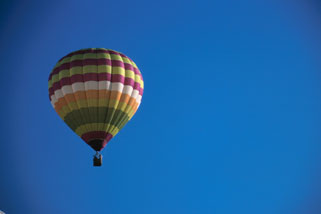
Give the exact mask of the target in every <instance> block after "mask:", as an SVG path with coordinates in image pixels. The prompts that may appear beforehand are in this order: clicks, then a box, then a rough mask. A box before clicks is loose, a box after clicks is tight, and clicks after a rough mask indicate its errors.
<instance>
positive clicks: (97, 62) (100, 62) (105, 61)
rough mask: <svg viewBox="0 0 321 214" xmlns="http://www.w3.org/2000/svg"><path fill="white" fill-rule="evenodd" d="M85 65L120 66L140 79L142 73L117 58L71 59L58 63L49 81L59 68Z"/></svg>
mask: <svg viewBox="0 0 321 214" xmlns="http://www.w3.org/2000/svg"><path fill="white" fill-rule="evenodd" d="M86 65H109V66H115V67H122V68H125V69H126V70H131V71H133V72H134V73H135V74H138V75H139V76H140V77H141V79H142V75H141V73H140V72H139V70H138V69H137V68H134V67H133V66H132V65H131V64H128V63H124V62H122V61H119V60H110V59H106V58H100V59H84V60H74V61H71V62H68V63H64V64H62V65H60V66H59V67H57V68H55V69H54V70H53V71H52V72H51V74H50V76H49V81H50V80H51V79H52V76H53V75H55V74H58V73H59V72H60V71H61V70H65V69H71V68H73V67H77V66H86Z"/></svg>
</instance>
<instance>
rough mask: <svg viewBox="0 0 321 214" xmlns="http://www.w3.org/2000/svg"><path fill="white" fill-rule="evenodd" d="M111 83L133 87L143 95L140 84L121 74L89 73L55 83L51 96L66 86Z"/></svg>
mask: <svg viewBox="0 0 321 214" xmlns="http://www.w3.org/2000/svg"><path fill="white" fill-rule="evenodd" d="M106 80H107V81H111V82H113V83H114V82H119V83H123V84H124V85H128V86H132V87H133V88H134V89H137V90H138V91H139V94H141V95H142V94H143V89H142V88H141V87H140V84H139V83H138V82H135V81H134V80H133V79H131V78H128V77H124V76H122V75H120V74H109V73H100V74H99V73H88V74H75V75H72V76H71V77H64V78H62V79H61V80H60V81H58V82H55V83H54V84H53V85H52V86H51V87H50V88H49V96H50V97H51V96H52V95H53V94H54V93H55V91H56V90H58V89H61V88H62V87H63V86H65V85H71V84H73V83H77V82H87V81H106Z"/></svg>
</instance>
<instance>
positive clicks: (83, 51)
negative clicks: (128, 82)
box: [59, 49, 133, 62]
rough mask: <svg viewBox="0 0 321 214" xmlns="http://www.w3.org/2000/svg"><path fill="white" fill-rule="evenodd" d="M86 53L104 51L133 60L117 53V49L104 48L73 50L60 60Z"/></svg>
mask: <svg viewBox="0 0 321 214" xmlns="http://www.w3.org/2000/svg"><path fill="white" fill-rule="evenodd" d="M87 53H106V54H114V55H118V56H121V57H124V58H127V59H129V60H130V61H133V60H131V59H130V58H129V57H128V56H126V55H124V54H122V53H119V52H117V51H113V50H106V49H85V50H79V51H75V52H71V53H70V54H68V55H66V56H64V57H62V58H61V59H60V60H59V62H60V61H62V60H63V59H65V58H67V57H71V56H74V55H78V54H87Z"/></svg>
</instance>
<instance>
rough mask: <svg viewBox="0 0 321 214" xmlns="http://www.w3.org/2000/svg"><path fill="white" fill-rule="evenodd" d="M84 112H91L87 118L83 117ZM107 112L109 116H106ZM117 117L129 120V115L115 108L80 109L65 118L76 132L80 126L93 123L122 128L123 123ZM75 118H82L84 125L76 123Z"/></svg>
mask: <svg viewBox="0 0 321 214" xmlns="http://www.w3.org/2000/svg"><path fill="white" fill-rule="evenodd" d="M84 111H87V113H88V112H89V115H86V118H84V117H83V113H82V112H84ZM106 111H107V115H106ZM117 117H120V118H123V119H124V120H129V117H128V115H127V114H126V113H125V112H123V111H121V110H119V109H114V108H106V107H89V108H80V109H78V110H74V111H72V112H70V113H69V114H67V115H66V116H65V119H64V121H65V123H67V124H68V125H69V127H70V128H71V129H72V130H76V129H77V128H78V126H80V125H84V124H91V123H105V124H110V125H113V126H116V127H117V128H121V125H122V124H121V123H120V122H121V121H117V120H116V119H117ZM74 118H82V121H81V122H82V123H83V124H76V123H74Z"/></svg>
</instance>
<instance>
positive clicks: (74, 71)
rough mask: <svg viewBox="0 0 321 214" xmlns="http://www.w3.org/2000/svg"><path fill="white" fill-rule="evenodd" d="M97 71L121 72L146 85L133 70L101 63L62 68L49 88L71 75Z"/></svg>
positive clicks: (54, 76) (53, 78) (50, 82)
mask: <svg viewBox="0 0 321 214" xmlns="http://www.w3.org/2000/svg"><path fill="white" fill-rule="evenodd" d="M97 71H98V73H109V74H120V75H123V76H125V77H126V78H131V79H132V80H134V81H135V82H138V83H139V84H140V85H141V87H142V86H144V82H143V80H142V79H141V78H140V76H139V75H138V74H135V73H134V71H132V70H125V69H124V68H122V67H111V66H109V65H99V66H98V68H97V66H96V65H86V66H83V67H79V66H77V67H72V68H71V69H70V70H69V69H64V70H61V71H60V72H59V73H58V74H55V75H53V76H52V78H51V80H49V82H48V88H50V87H52V85H53V84H54V83H56V82H58V81H60V80H61V79H62V78H64V77H70V76H71V75H75V74H88V73H97ZM142 88H143V87H142Z"/></svg>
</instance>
